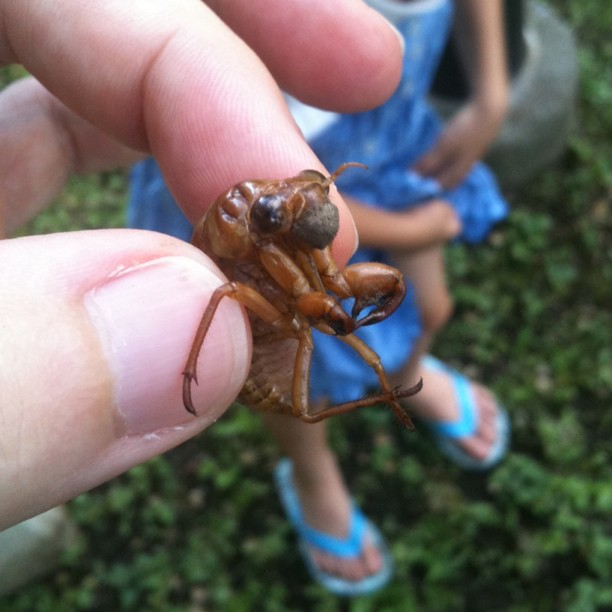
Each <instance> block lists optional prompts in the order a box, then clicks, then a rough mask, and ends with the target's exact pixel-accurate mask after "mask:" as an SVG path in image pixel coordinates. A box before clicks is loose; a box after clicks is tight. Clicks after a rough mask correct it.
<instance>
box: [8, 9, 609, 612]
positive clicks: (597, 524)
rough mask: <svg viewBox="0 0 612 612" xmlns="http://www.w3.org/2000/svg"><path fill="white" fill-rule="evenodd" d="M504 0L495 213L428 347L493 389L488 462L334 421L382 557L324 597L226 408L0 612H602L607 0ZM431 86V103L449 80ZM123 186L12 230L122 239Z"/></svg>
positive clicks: (390, 430) (77, 514) (463, 249)
mask: <svg viewBox="0 0 612 612" xmlns="http://www.w3.org/2000/svg"><path fill="white" fill-rule="evenodd" d="M508 4H509V5H512V4H514V5H515V9H514V12H513V14H512V15H511V16H509V19H511V20H518V21H514V22H513V23H514V25H513V26H512V27H513V30H512V31H513V35H512V36H511V37H510V42H511V44H512V45H514V47H513V50H512V53H511V59H512V62H513V64H512V67H513V78H514V82H513V95H514V100H513V107H512V108H511V114H510V121H509V125H507V126H506V128H505V130H504V132H502V136H501V138H500V140H501V142H500V143H498V146H497V147H496V148H495V149H494V151H493V153H492V156H491V159H490V161H491V163H492V164H493V166H494V168H495V169H497V171H498V172H499V176H500V179H501V182H502V184H503V185H504V192H505V195H506V196H507V197H508V199H509V201H510V203H511V205H512V214H511V215H510V218H509V220H508V221H507V222H506V223H505V224H503V225H502V226H500V227H499V228H498V229H497V230H496V231H495V233H494V234H493V235H492V236H491V238H490V240H489V241H488V243H487V244H485V245H479V246H478V247H476V248H475V249H474V248H470V247H469V246H452V247H450V248H449V250H448V254H449V258H448V259H449V270H450V276H451V278H450V286H451V287H452V289H453V295H454V299H455V303H456V310H455V315H454V317H453V320H452V322H451V323H450V325H449V326H448V328H447V329H446V330H445V332H444V333H443V334H442V335H441V336H440V337H439V338H438V340H437V344H436V347H435V349H436V350H435V353H436V354H437V355H438V356H439V357H441V358H443V359H444V360H445V361H448V362H449V363H451V364H453V365H455V366H458V367H461V366H462V365H463V364H465V363H470V364H474V365H473V371H468V372H467V373H468V374H469V375H471V376H473V377H475V378H477V379H479V380H482V381H483V382H485V383H486V384H488V385H490V386H491V387H492V388H493V389H494V391H495V392H496V394H497V395H498V397H500V398H503V400H504V402H505V405H506V407H507V408H508V411H509V413H510V416H511V419H512V423H513V440H512V449H511V453H510V454H509V456H508V458H507V459H506V460H505V461H504V462H503V463H502V465H501V466H500V467H499V468H498V469H496V470H494V471H493V472H491V473H490V474H487V475H473V474H466V473H464V472H462V471H460V470H459V469H457V468H455V467H454V466H452V465H451V464H450V463H448V462H447V461H446V460H443V459H442V458H441V457H440V455H439V453H438V452H437V451H436V449H435V448H433V446H432V444H431V440H430V438H429V437H428V434H427V432H425V431H423V430H418V431H417V432H416V433H410V432H407V431H406V430H404V429H402V428H401V427H399V426H398V425H397V424H396V423H395V422H394V420H393V417H392V416H391V415H390V413H388V412H387V411H381V412H378V411H376V410H370V411H365V412H363V413H361V414H359V415H354V416H349V417H340V418H336V419H332V423H331V436H332V440H333V442H334V446H335V448H336V450H337V452H338V455H339V457H340V460H341V463H342V465H343V468H344V472H345V474H347V475H349V486H350V488H351V491H352V492H353V494H354V495H355V498H356V500H357V501H358V503H359V505H360V506H361V507H362V508H363V510H364V511H365V512H366V514H367V515H368V516H370V517H371V518H372V519H373V520H375V522H376V523H377V524H378V526H379V527H380V529H381V531H383V532H384V533H385V535H386V537H387V540H388V542H389V544H390V546H391V549H392V553H393V556H394V558H395V562H396V576H395V579H394V580H393V581H392V583H391V584H390V586H389V587H388V588H387V589H384V590H383V591H381V592H379V593H377V594H375V595H374V596H371V597H368V598H363V599H356V600H354V601H352V602H341V601H339V600H338V599H336V598H335V597H333V596H331V595H329V594H328V593H326V592H324V591H323V590H322V589H321V588H320V587H318V586H316V585H315V584H313V583H312V582H311V581H310V579H309V577H308V575H307V573H306V570H305V568H304V567H303V564H302V560H301V558H300V556H299V552H298V550H297V547H296V542H295V538H294V535H293V533H292V532H291V529H290V527H289V525H288V523H287V522H286V520H285V518H284V516H283V513H282V511H281V508H280V504H279V501H278V498H277V496H276V493H275V492H274V490H273V483H272V470H273V467H274V465H275V463H276V461H277V459H278V452H277V450H276V447H275V445H274V444H273V443H272V441H271V439H270V438H269V437H268V434H267V433H266V431H265V430H264V428H263V426H262V425H261V422H260V421H259V419H258V417H257V416H256V415H255V414H252V413H251V412H249V411H248V410H247V409H245V408H242V407H238V406H236V407H234V408H233V409H231V410H230V411H229V412H228V413H227V414H226V415H225V416H224V417H223V418H222V419H221V420H220V421H219V422H218V423H217V424H216V425H215V426H213V427H211V428H210V429H209V430H208V431H206V432H204V433H203V434H202V435H200V436H199V438H197V439H195V440H192V441H190V442H189V443H187V444H184V445H183V446H181V447H180V448H178V449H176V450H174V451H172V452H169V453H167V454H166V455H164V456H163V457H159V458H157V459H155V460H153V461H150V462H148V463H146V464H144V465H141V466H139V467H137V468H134V469H133V470H131V471H130V472H128V473H127V474H124V475H123V476H121V477H119V478H116V479H115V480H113V481H112V482H110V483H108V484H106V485H104V486H101V487H99V488H97V489H95V490H93V491H91V492H89V493H87V494H84V495H81V496H80V497H78V498H77V499H75V500H74V501H72V502H70V503H69V504H68V505H67V506H66V508H65V512H66V513H67V515H68V516H69V517H70V528H69V529H68V533H69V537H66V538H65V539H63V540H62V542H63V544H62V546H61V547H60V552H59V554H57V555H56V556H55V558H54V561H53V563H52V564H50V565H49V566H48V567H47V572H46V573H45V574H44V575H43V576H40V577H38V578H36V579H34V580H31V581H30V582H29V583H27V584H26V585H22V586H21V587H19V588H17V589H15V590H12V591H10V592H5V593H4V594H3V595H0V609H1V610H7V611H15V612H17V611H28V612H29V611H32V610H111V609H121V610H136V609H138V610H164V611H171V610H177V611H178V610H190V611H199V610H232V611H234V610H251V609H264V610H267V611H275V610H279V611H280V610H283V611H286V610H306V609H315V610H321V611H328V610H329V611H333V610H341V609H346V610H354V611H367V610H381V609H402V610H427V611H432V610H471V611H481V610H482V611H485V610H486V611H492V610H543V611H546V610H571V611H577V612H586V611H590V610H602V609H612V443H611V442H610V440H611V439H612V231H611V230H612V37H611V36H610V32H612V5H609V4H607V3H596V2H576V1H572V0H557V1H556V2H554V3H550V4H551V6H552V5H553V4H554V11H555V12H554V13H551V12H550V10H549V9H548V8H547V6H548V5H546V4H543V3H531V2H526V3H520V2H518V0H510V2H509V3H508ZM519 6H520V7H522V14H520V13H521V11H519V15H518V16H517V14H516V10H517V7H519ZM538 7H539V8H538ZM559 18H560V19H559ZM533 20H535V22H534V21H533ZM538 20H540V21H538ZM534 23H535V24H536V26H537V27H536V26H534ZM530 24H531V25H530ZM528 26H529V27H528ZM534 27H535V30H533V28H534ZM530 28H531V29H530ZM546 28H552V30H550V29H549V30H546ZM555 28H557V29H555ZM559 28H560V29H559ZM564 28H566V29H564ZM546 31H548V34H545V33H544V32H546ZM549 35H551V36H552V38H551V39H550V40H549V39H548V38H547V36H549ZM565 36H569V38H564V37H565ZM559 37H560V38H559ZM543 41H544V42H546V45H544V46H543V45H542V42H543ZM555 41H556V42H555ZM574 41H575V44H576V47H575V48H574V47H573V46H572V45H573V42H574ZM555 44H559V45H560V46H559V48H555V47H554V45H555ZM534 54H535V55H534ZM542 54H544V55H542ZM542 57H544V58H545V59H542ZM534 58H535V59H534ZM538 58H539V60H538ZM536 61H539V62H540V68H542V66H543V68H544V73H543V74H544V76H542V75H541V73H539V72H537V70H535V69H534V68H533V65H534V64H533V62H536ZM573 62H577V64H574V63H573ZM559 71H560V72H559ZM19 76H20V72H19V70H18V69H15V68H8V69H4V70H3V71H2V72H0V79H2V81H1V84H2V85H5V84H7V83H8V82H10V81H11V80H12V79H14V78H18V77H19ZM573 78H575V79H577V80H575V81H572V79H573ZM530 79H531V82H530ZM547 79H548V80H547ZM564 79H565V80H564ZM441 82H442V84H444V83H446V84H448V83H449V82H450V81H449V79H448V78H447V77H445V78H441ZM555 83H557V84H559V83H562V86H561V87H560V89H559V91H555V90H554V87H555ZM574 83H575V86H574ZM522 88H523V89H522ZM436 95H437V96H438V97H439V100H438V103H439V105H440V108H441V109H442V111H443V112H444V108H445V106H447V105H450V106H452V104H453V103H454V98H455V97H460V96H461V83H460V80H459V82H458V83H453V84H451V85H450V86H449V87H447V88H446V89H445V88H444V86H443V85H441V86H440V88H438V89H437V94H436ZM564 95H566V96H567V98H564V97H563V96H564ZM525 122H526V123H525ZM530 122H535V124H533V123H530ZM525 125H526V127H525ZM534 125H536V127H533V126H534ZM521 130H522V131H523V136H521ZM528 135H531V140H530V139H529V138H528ZM126 178H127V177H126V173H124V172H115V173H109V174H104V175H100V176H94V177H78V178H74V179H73V180H72V181H71V183H70V185H69V187H68V189H67V190H66V191H65V193H64V194H63V195H62V196H61V198H59V199H58V201H57V202H56V203H54V205H53V206H52V207H51V208H50V209H49V210H48V212H46V213H45V214H44V215H41V216H39V217H38V218H37V219H35V220H34V221H33V222H32V223H31V224H30V225H29V226H28V227H26V228H24V229H23V232H22V233H23V234H31V233H46V232H58V231H70V230H75V229H81V228H99V227H121V226H123V225H124V206H125V202H126V185H127V180H126ZM62 516H64V515H62ZM60 522H61V523H62V524H64V526H65V524H66V523H65V521H63V519H62V521H60ZM65 533H66V532H65V531H62V534H65ZM62 537H64V535H62ZM13 544H14V542H13ZM1 546H2V544H0V547H1ZM49 567H50V569H49Z"/></svg>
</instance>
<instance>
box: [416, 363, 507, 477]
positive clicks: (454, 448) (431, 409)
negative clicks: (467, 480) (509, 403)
mask: <svg viewBox="0 0 612 612" xmlns="http://www.w3.org/2000/svg"><path fill="white" fill-rule="evenodd" d="M418 375H419V376H421V377H422V378H423V381H424V385H423V389H422V391H421V392H420V393H419V394H418V395H416V396H415V397H414V400H413V402H412V406H413V409H414V412H415V414H416V415H417V416H419V417H421V418H422V419H423V420H425V421H426V422H428V423H429V425H430V427H431V428H432V430H433V432H434V434H435V436H436V439H437V441H438V444H439V446H440V448H441V450H442V451H443V452H445V453H446V454H447V455H449V457H450V458H451V459H452V460H453V461H455V462H456V463H458V464H459V465H460V466H461V467H465V468H468V469H486V468H489V467H492V466H493V465H494V464H495V463H497V462H498V461H500V460H501V459H502V458H503V456H504V454H505V452H506V450H507V445H508V436H509V426H508V421H507V415H506V412H505V411H504V409H503V408H502V407H501V406H500V405H499V403H498V402H497V400H496V399H495V396H494V395H493V394H492V393H491V392H490V391H489V390H488V389H486V388H485V387H483V386H482V385H479V384H477V383H475V382H473V381H470V380H468V379H467V378H465V377H464V376H462V375H461V374H459V373H458V372H456V371H455V370H452V369H451V368H448V367H447V366H445V365H444V364H442V363H441V362H439V361H438V360H437V359H434V358H433V357H429V356H428V357H425V358H423V359H422V360H421V366H420V371H419V374H418Z"/></svg>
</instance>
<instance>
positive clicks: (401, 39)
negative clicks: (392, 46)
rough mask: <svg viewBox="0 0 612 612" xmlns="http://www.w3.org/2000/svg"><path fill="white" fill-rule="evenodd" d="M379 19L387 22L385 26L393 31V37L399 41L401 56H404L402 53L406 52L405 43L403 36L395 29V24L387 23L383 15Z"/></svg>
mask: <svg viewBox="0 0 612 612" xmlns="http://www.w3.org/2000/svg"><path fill="white" fill-rule="evenodd" d="M381 17H382V18H383V19H384V20H385V21H386V22H387V25H388V26H389V27H390V28H391V30H393V33H394V34H395V36H397V40H398V41H399V44H400V49H401V51H402V55H404V53H405V52H406V41H405V40H404V36H403V34H402V33H401V32H400V31H399V30H398V29H397V27H396V26H395V24H394V23H393V22H391V21H389V20H388V19H387V18H386V17H385V16H384V15H381Z"/></svg>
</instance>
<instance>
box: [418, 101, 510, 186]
mask: <svg viewBox="0 0 612 612" xmlns="http://www.w3.org/2000/svg"><path fill="white" fill-rule="evenodd" d="M504 113H505V105H504V104H486V103H481V102H479V101H478V100H471V101H469V102H468V103H466V104H465V105H464V106H463V107H461V108H460V109H459V110H458V111H457V112H456V113H455V115H453V117H451V119H450V120H449V122H448V123H447V125H446V126H445V128H444V130H443V132H442V134H441V135H440V138H439V139H438V140H437V141H436V143H435V144H434V145H433V147H432V148H431V149H430V150H429V151H427V152H426V153H425V154H424V155H423V156H422V157H421V158H420V159H419V160H418V161H417V163H416V164H415V165H414V166H413V170H415V171H416V172H418V173H419V174H421V175H422V176H427V177H430V178H433V179H435V180H437V181H438V182H439V183H440V185H442V187H444V188H445V189H451V188H453V187H456V186H457V185H458V184H459V183H460V182H461V181H462V180H463V178H464V177H465V176H466V175H467V173H468V172H469V171H470V169H471V168H472V166H473V165H474V163H476V162H477V161H479V160H480V159H482V157H483V156H484V154H485V152H486V150H487V149H488V148H489V146H490V145H491V143H492V142H493V140H494V139H495V137H496V135H497V133H498V131H499V128H500V126H501V124H502V121H503V118H504Z"/></svg>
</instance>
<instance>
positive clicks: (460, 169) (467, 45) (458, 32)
mask: <svg viewBox="0 0 612 612" xmlns="http://www.w3.org/2000/svg"><path fill="white" fill-rule="evenodd" d="M456 5H457V12H456V21H455V32H454V34H455V37H456V40H457V44H458V47H459V52H460V54H461V59H462V61H463V64H464V65H465V68H466V72H467V76H468V80H469V84H470V89H471V96H470V99H469V100H468V101H467V103H466V104H465V105H464V106H463V107H462V108H460V109H459V111H458V112H457V113H456V114H455V115H454V116H453V117H452V118H451V120H450V121H449V123H448V125H447V126H446V129H445V130H444V132H443V134H442V136H441V137H440V139H439V140H438V142H437V143H436V145H435V146H434V147H433V148H432V149H431V150H430V151H429V152H428V153H426V154H425V155H424V156H423V157H422V158H421V159H420V160H419V162H418V163H417V164H416V166H415V170H417V171H418V172H420V173H422V174H424V175H427V176H432V177H435V178H436V179H437V180H438V181H439V182H440V183H441V184H442V185H444V186H445V187H453V186H455V185H456V184H457V183H459V182H460V181H461V179H463V177H464V176H465V175H466V173H467V172H469V170H470V168H471V167H472V165H473V164H474V162H476V161H477V160H479V159H480V158H481V157H482V156H483V155H484V153H485V151H486V149H487V148H488V147H489V145H490V144H491V142H492V141H493V139H494V138H495V136H496V135H497V132H498V131H499V128H500V126H501V123H502V121H503V118H504V115H505V112H506V107H507V102H508V75H507V68H506V54H505V44H504V23H503V13H502V2H501V0H456Z"/></svg>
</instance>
